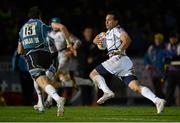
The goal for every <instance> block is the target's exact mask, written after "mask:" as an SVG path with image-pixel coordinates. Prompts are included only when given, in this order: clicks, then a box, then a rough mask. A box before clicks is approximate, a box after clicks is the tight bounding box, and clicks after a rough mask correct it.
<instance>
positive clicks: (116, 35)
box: [105, 26, 126, 55]
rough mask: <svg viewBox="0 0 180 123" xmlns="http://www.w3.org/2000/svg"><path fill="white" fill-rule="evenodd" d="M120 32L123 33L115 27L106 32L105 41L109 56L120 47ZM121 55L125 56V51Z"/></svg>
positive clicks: (118, 27) (121, 29) (122, 30)
mask: <svg viewBox="0 0 180 123" xmlns="http://www.w3.org/2000/svg"><path fill="white" fill-rule="evenodd" d="M122 32H124V29H123V28H121V27H120V26H116V27H114V28H113V29H110V30H108V31H107V32H106V37H105V41H106V45H107V50H108V54H111V53H113V52H114V51H116V50H118V48H119V47H120V46H121V40H120V36H121V34H122ZM123 54H124V55H126V53H125V51H124V53H123Z"/></svg>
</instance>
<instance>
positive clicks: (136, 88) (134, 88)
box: [131, 86, 141, 94]
mask: <svg viewBox="0 0 180 123" xmlns="http://www.w3.org/2000/svg"><path fill="white" fill-rule="evenodd" d="M131 89H132V90H133V91H134V92H136V93H137V94H139V93H141V89H140V87H138V86H136V87H132V88H131Z"/></svg>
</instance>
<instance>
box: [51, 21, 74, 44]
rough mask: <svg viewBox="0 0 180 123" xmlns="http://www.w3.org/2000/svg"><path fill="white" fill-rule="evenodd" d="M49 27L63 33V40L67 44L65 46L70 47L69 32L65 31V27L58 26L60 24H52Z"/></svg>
mask: <svg viewBox="0 0 180 123" xmlns="http://www.w3.org/2000/svg"><path fill="white" fill-rule="evenodd" d="M51 26H52V27H53V28H58V29H60V30H61V31H62V32H63V33H64V36H65V39H66V42H67V46H68V47H72V44H71V42H70V33H69V31H68V30H67V28H66V26H64V25H63V24H60V23H54V22H53V23H52V24H51Z"/></svg>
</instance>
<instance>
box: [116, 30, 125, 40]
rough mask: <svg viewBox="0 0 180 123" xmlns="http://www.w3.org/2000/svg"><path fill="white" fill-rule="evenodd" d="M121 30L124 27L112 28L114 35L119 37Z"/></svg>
mask: <svg viewBox="0 0 180 123" xmlns="http://www.w3.org/2000/svg"><path fill="white" fill-rule="evenodd" d="M122 32H125V30H124V29H122V28H120V29H119V28H114V35H115V36H116V37H117V38H120V37H121V34H122Z"/></svg>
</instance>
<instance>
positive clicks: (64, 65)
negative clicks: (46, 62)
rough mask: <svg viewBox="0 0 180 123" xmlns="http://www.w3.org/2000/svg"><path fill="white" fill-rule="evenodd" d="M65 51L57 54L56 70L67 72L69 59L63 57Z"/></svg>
mask: <svg viewBox="0 0 180 123" xmlns="http://www.w3.org/2000/svg"><path fill="white" fill-rule="evenodd" d="M65 52H66V50H64V51H61V52H58V64H59V65H58V70H60V71H69V69H70V68H69V67H70V63H69V58H68V57H67V56H66V55H65Z"/></svg>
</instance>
